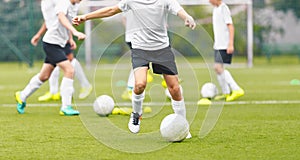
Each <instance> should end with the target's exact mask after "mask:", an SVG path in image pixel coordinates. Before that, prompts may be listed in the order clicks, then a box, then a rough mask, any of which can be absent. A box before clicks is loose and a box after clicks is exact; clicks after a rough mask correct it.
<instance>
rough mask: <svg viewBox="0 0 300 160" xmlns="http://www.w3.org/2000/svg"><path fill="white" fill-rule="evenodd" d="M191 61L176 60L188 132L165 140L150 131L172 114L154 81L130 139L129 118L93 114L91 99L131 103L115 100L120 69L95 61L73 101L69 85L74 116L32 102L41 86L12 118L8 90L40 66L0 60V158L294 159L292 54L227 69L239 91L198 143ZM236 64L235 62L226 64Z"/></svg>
mask: <svg viewBox="0 0 300 160" xmlns="http://www.w3.org/2000/svg"><path fill="white" fill-rule="evenodd" d="M197 61H198V60H197V59H189V62H190V63H189V64H190V67H186V65H184V64H183V65H181V62H179V67H178V68H180V69H179V71H180V72H179V73H180V77H181V78H182V80H183V83H182V85H183V89H184V96H185V101H186V107H187V116H188V120H189V122H190V125H191V127H190V129H191V130H190V131H191V134H192V135H193V138H192V139H188V140H185V141H183V142H181V143H167V142H165V141H164V140H162V139H161V138H160V137H159V134H158V133H157V131H158V130H159V125H160V122H161V120H162V119H163V118H164V116H166V115H168V114H170V113H171V112H172V110H171V107H170V103H169V101H167V100H166V99H165V98H164V95H163V94H164V93H163V89H162V87H160V81H161V79H160V77H158V76H154V82H152V84H149V86H148V87H147V91H148V92H147V93H149V94H147V96H146V99H145V106H146V105H148V106H151V107H152V110H153V112H152V113H148V114H146V113H145V114H144V115H143V117H144V118H143V120H142V123H141V127H142V128H141V133H140V134H138V135H133V134H130V133H129V131H128V129H127V123H128V119H129V117H128V116H123V115H111V116H109V117H105V118H104V117H99V116H97V115H96V114H95V113H94V112H93V110H92V103H93V101H94V100H95V98H96V96H99V95H102V94H108V95H111V96H113V98H114V99H115V100H116V102H117V104H118V105H119V106H120V107H129V106H130V102H128V101H123V100H121V98H120V95H121V93H122V92H123V90H124V88H125V87H124V82H125V81H126V80H127V74H128V71H129V69H128V70H126V69H124V68H122V65H120V66H121V67H120V68H122V69H120V68H118V67H116V65H113V64H103V65H102V64H101V65H100V66H98V68H97V69H96V70H95V69H94V68H93V69H90V70H88V71H87V74H88V76H89V79H90V80H91V82H92V83H93V84H94V86H95V90H94V92H93V94H92V95H90V96H89V97H88V99H86V100H82V101H80V100H78V98H77V95H78V92H76V91H78V89H79V87H78V82H75V90H76V91H75V94H74V95H75V97H74V104H76V105H77V107H78V110H80V111H81V115H80V116H77V117H64V116H59V114H58V112H59V108H60V102H47V103H39V102H38V101H37V97H38V96H40V95H41V94H43V93H44V92H45V91H47V89H48V83H46V84H44V85H43V86H42V87H41V88H40V89H39V90H38V91H37V92H35V93H34V94H33V95H32V96H31V97H30V98H29V99H28V100H27V104H28V105H27V106H28V107H27V108H26V113H25V114H24V115H19V114H18V113H17V112H16V109H15V99H14V96H13V95H14V92H15V91H17V90H21V89H23V88H24V87H25V85H26V84H27V83H28V81H29V80H30V78H31V77H32V76H33V75H34V74H36V73H37V72H38V71H39V69H40V66H41V63H36V64H35V67H34V68H31V69H29V68H28V67H27V65H25V64H18V63H0V73H1V78H0V91H1V92H0V97H1V98H0V99H1V101H0V159H173V160H175V159H180V160H182V159H185V160H188V159H206V160H207V159H213V160H215V159H230V160H231V159H241V160H245V159H272V160H273V159H293V160H294V159H300V149H299V148H300V146H299V144H300V129H299V128H300V106H299V105H300V99H299V97H300V85H290V81H291V80H292V79H298V78H299V79H300V67H299V66H300V64H299V60H298V59H297V58H296V57H273V59H272V63H267V61H266V59H265V58H264V57H262V58H257V59H255V60H254V67H253V68H247V67H234V65H233V67H229V68H228V69H229V70H230V71H231V73H232V75H233V76H234V77H235V79H236V81H237V82H238V83H239V84H240V86H242V87H243V88H244V90H245V92H246V94H245V96H244V97H241V98H240V99H238V100H237V101H235V102H233V103H225V105H224V107H223V110H222V113H221V115H220V117H219V118H218V121H217V123H216V125H215V127H214V128H213V130H212V131H211V132H209V134H208V135H207V136H206V137H204V138H199V132H200V128H201V125H202V122H203V121H204V119H205V114H206V112H207V110H208V108H209V107H208V106H200V107H197V106H196V102H197V100H198V98H199V96H200V95H199V90H200V87H201V85H202V84H203V83H204V82H207V81H209V80H210V77H209V72H208V70H207V68H205V67H199V64H198V63H197ZM243 61H245V60H243V59H241V60H239V59H238V58H236V61H234V62H233V63H234V64H235V63H240V62H243ZM183 63H185V62H183ZM123 66H124V64H123ZM128 66H129V65H128ZM182 66H183V67H182ZM200 66H201V65H200ZM242 66H244V65H242ZM191 67H192V68H193V72H191V70H190V69H191ZM125 68H126V67H125ZM193 76H194V77H193ZM75 81H76V80H75ZM154 102H159V103H154ZM134 150H136V151H137V152H139V153H132V152H133V151H134Z"/></svg>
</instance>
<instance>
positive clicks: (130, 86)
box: [127, 69, 135, 90]
mask: <svg viewBox="0 0 300 160" xmlns="http://www.w3.org/2000/svg"><path fill="white" fill-rule="evenodd" d="M134 83H135V79H134V72H133V70H132V69H131V70H130V73H129V77H128V81H127V90H132V89H133V87H134Z"/></svg>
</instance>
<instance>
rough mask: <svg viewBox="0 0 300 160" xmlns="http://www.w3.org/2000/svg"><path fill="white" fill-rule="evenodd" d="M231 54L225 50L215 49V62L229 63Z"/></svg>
mask: <svg viewBox="0 0 300 160" xmlns="http://www.w3.org/2000/svg"><path fill="white" fill-rule="evenodd" d="M231 60H232V54H227V50H215V62H217V63H226V64H231Z"/></svg>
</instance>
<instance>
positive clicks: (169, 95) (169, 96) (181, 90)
mask: <svg viewBox="0 0 300 160" xmlns="http://www.w3.org/2000/svg"><path fill="white" fill-rule="evenodd" d="M179 87H180V92H181V94H183V89H182V86H181V85H179ZM165 95H166V96H167V97H168V98H169V99H172V96H171V94H170V92H169V90H168V88H166V89H165Z"/></svg>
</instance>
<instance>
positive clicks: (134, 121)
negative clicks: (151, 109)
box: [128, 112, 142, 133]
mask: <svg viewBox="0 0 300 160" xmlns="http://www.w3.org/2000/svg"><path fill="white" fill-rule="evenodd" d="M141 118H142V116H141V115H139V114H138V113H134V112H132V113H131V115H130V119H129V122H128V128H129V130H130V132H132V133H138V132H139V131H140V123H141Z"/></svg>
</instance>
